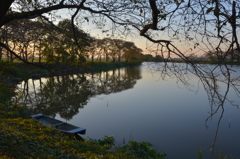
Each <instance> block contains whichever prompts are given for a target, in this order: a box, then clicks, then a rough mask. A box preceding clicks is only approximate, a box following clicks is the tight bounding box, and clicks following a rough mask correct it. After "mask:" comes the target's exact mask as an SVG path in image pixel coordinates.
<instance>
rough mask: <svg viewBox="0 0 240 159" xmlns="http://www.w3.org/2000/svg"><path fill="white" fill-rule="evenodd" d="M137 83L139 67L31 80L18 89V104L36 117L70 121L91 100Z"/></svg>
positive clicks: (139, 76)
mask: <svg viewBox="0 0 240 159" xmlns="http://www.w3.org/2000/svg"><path fill="white" fill-rule="evenodd" d="M138 79H141V75H140V68H139V67H127V68H121V69H115V70H112V71H108V72H99V73H91V74H75V75H64V76H54V77H49V78H40V79H35V80H34V79H30V80H27V81H24V82H22V84H21V85H19V86H18V87H19V88H18V89H17V92H18V95H17V96H15V100H16V101H18V102H20V103H22V104H23V105H27V106H28V108H29V109H30V111H31V112H32V113H33V114H36V113H43V114H45V115H48V116H51V117H55V116H56V114H59V115H60V116H61V118H64V119H66V120H70V119H72V117H73V116H74V115H76V114H78V113H79V110H80V109H81V108H84V106H85V105H87V103H88V101H89V99H90V98H91V97H94V96H98V95H101V94H110V93H116V92H121V91H124V90H127V89H131V88H133V86H134V85H135V84H136V81H137V80H138Z"/></svg>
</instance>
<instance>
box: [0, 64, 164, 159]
mask: <svg viewBox="0 0 240 159" xmlns="http://www.w3.org/2000/svg"><path fill="white" fill-rule="evenodd" d="M130 65H133V64H130ZM124 66H129V64H128V65H127V64H124V63H122V64H120V63H118V64H113V63H106V64H103V63H87V64H86V65H84V67H80V66H69V67H65V68H64V69H68V70H72V71H73V72H75V71H77V70H79V72H83V71H86V72H87V71H101V70H108V69H111V68H118V67H124ZM51 67H52V68H53V72H57V71H59V70H58V69H56V68H54V66H53V65H52V66H51ZM0 71H1V76H0V99H1V101H0V138H1V140H0V156H1V157H0V158H4V159H7V158H13V159H14V158H34V159H35V158H41V159H42V158H58V159H59V158H94V159H95V158H114V159H115V158H116V159H117V158H119V159H123V158H133V159H134V158H165V156H166V155H165V154H164V153H159V152H157V151H155V150H153V149H151V148H150V147H151V144H149V143H145V142H141V143H137V142H135V141H131V142H129V143H128V144H127V145H126V146H124V147H114V146H113V144H114V138H113V137H111V136H110V137H109V136H105V137H104V138H103V139H99V140H92V139H88V140H85V141H78V140H76V139H75V137H69V136H66V135H64V134H63V133H61V132H59V131H56V130H53V129H51V128H48V127H45V126H43V125H41V124H39V123H37V122H36V121H35V120H33V119H32V118H31V117H30V114H29V112H28V110H27V108H26V107H25V106H24V105H20V104H18V103H11V102H9V99H10V98H11V97H12V96H13V95H14V87H13V86H14V85H12V82H11V81H12V79H14V78H21V79H27V78H29V77H31V76H32V75H33V74H40V75H41V74H45V73H48V71H47V70H45V69H42V68H39V67H35V66H29V65H25V64H21V63H15V64H10V63H6V62H2V63H1V64H0ZM7 101H8V102H7Z"/></svg>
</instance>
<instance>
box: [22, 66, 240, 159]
mask: <svg viewBox="0 0 240 159" xmlns="http://www.w3.org/2000/svg"><path fill="white" fill-rule="evenodd" d="M237 69H238V72H240V71H239V68H237ZM113 74H114V75H113ZM93 76H94V75H86V79H85V80H82V82H80V83H76V82H77V81H78V80H74V81H73V80H72V82H70V83H68V82H67V83H66V82H65V84H62V85H58V87H56V88H55V89H57V88H64V87H69V88H70V91H69V93H65V94H64V93H62V94H61V93H60V94H56V92H59V90H60V89H57V90H56V91H55V92H54V91H52V96H53V94H54V95H55V96H57V95H59V97H58V98H57V99H58V100H59V102H66V101H64V99H62V98H63V96H64V95H65V96H69V98H68V99H67V100H71V98H72V99H73V101H76V102H79V100H75V99H74V98H81V96H79V95H78V94H81V93H83V92H88V93H89V92H90V93H89V94H88V95H86V96H84V99H86V101H85V104H86V105H85V104H82V106H79V103H75V104H76V105H75V104H73V105H72V107H74V109H76V110H75V111H73V114H72V115H70V114H71V113H70V114H68V116H70V117H69V118H68V119H69V120H68V122H69V123H71V124H74V125H78V126H81V127H84V128H86V129H87V133H86V135H84V136H83V137H89V138H93V139H99V138H102V137H104V136H105V135H113V136H114V137H115V139H116V145H120V146H122V145H123V142H122V140H123V138H124V139H125V141H129V140H136V141H139V142H141V141H145V142H150V143H151V144H153V148H155V149H159V150H163V151H164V152H166V153H167V154H168V158H169V159H176V158H185V159H188V158H189V159H193V158H197V152H198V150H199V148H200V147H203V148H207V147H208V146H210V145H211V144H212V143H213V139H214V136H215V132H216V127H217V123H218V120H219V117H220V114H221V110H220V111H219V112H218V113H217V114H215V115H214V116H213V117H212V118H211V120H209V121H208V122H207V126H208V128H206V125H205V120H206V118H207V117H208V116H209V112H210V111H211V108H210V106H209V101H208V98H207V94H206V92H205V91H204V90H203V88H202V87H201V86H200V88H199V89H198V88H197V86H198V78H197V77H196V76H194V75H191V76H190V77H191V83H192V84H193V85H194V86H195V87H193V88H192V89H193V91H189V90H188V89H186V88H185V87H184V85H183V84H181V83H179V84H177V83H176V79H171V78H166V79H164V80H162V79H161V77H160V74H159V73H157V72H155V73H153V72H151V70H149V69H148V65H147V63H144V65H142V66H141V67H140V69H139V68H135V69H130V68H128V69H126V68H125V69H120V71H118V70H117V71H115V72H114V73H112V71H109V74H108V75H106V74H104V73H103V74H101V75H96V76H94V78H93ZM100 76H101V77H103V78H101V80H100V83H99V77H100ZM69 79H74V77H73V78H69ZM55 81H58V82H59V83H61V81H63V80H62V79H60V80H56V78H55ZM109 81H110V82H109ZM30 83H32V81H31V80H29V87H30V89H29V90H30V91H31V90H32V86H30V85H31V84H30ZM34 83H35V86H36V87H37V93H36V94H38V96H40V95H41V93H40V92H41V91H40V90H39V87H40V86H39V84H37V83H38V81H34ZM42 83H45V86H44V88H45V89H46V88H47V87H50V84H48V85H47V84H46V83H51V82H49V79H42ZM62 83H64V82H62ZM55 84H57V82H55ZM74 84H75V85H74ZM71 85H72V86H71ZM93 85H94V86H93ZM120 85H124V86H120ZM19 86H20V85H19ZM21 87H23V84H22V85H21ZM42 87H43V86H42ZM51 89H54V88H51ZM71 89H80V90H84V91H82V92H81V91H75V92H74V91H73V92H72V93H71ZM197 90H198V91H197ZM49 91H50V90H49ZM196 91H197V92H196ZM50 92H51V91H50ZM32 94H34V93H32ZM42 94H43V93H42ZM50 94H51V93H50ZM63 94H64V95H63ZM69 94H72V96H70V95H69ZM38 98H41V99H43V97H38ZM38 98H37V99H38ZM45 98H46V97H45ZM65 98H67V97H65ZM229 98H230V99H231V100H234V101H236V104H237V103H240V100H239V98H237V97H236V95H235V93H234V92H233V91H231V92H230V93H229ZM32 99H35V101H34V102H32V103H36V101H37V100H36V98H33V97H32ZM61 100H62V101H61ZM43 101H49V99H48V98H46V100H43ZM69 103H71V102H69ZM44 104H45V105H48V107H47V110H45V111H44V110H41V109H39V107H42V105H44ZM55 104H56V103H55ZM28 105H29V106H30V104H29V103H28ZM35 105H36V104H35ZM38 105H40V106H39V107H36V106H33V105H32V108H33V109H35V113H42V112H48V113H50V114H48V115H50V116H55V117H56V118H57V119H61V120H66V119H64V118H62V116H63V115H61V113H62V114H64V112H62V111H66V108H65V107H66V105H65V106H64V105H61V106H55V107H54V111H53V114H51V112H50V111H51V109H50V108H49V107H50V106H49V105H51V104H50V103H49V102H45V103H44V102H40V103H39V102H38ZM44 107H46V106H44ZM58 107H59V110H55V109H57V108H58ZM224 107H225V111H224V115H223V118H222V120H221V123H220V128H219V131H218V136H217V141H216V146H215V149H216V150H225V154H233V156H235V157H236V156H237V157H239V156H240V142H239V141H240V137H239V134H240V112H239V109H238V108H237V107H234V106H232V105H230V104H229V103H227V104H225V106H224ZM69 112H71V110H69ZM76 113H77V114H76ZM59 114H60V115H59ZM203 152H204V154H205V155H206V156H207V157H206V158H208V155H209V154H210V150H209V149H206V150H204V151H203Z"/></svg>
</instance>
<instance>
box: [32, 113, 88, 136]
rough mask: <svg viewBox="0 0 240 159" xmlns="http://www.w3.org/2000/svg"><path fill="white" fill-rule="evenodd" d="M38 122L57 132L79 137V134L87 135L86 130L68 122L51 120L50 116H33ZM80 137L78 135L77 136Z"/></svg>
mask: <svg viewBox="0 0 240 159" xmlns="http://www.w3.org/2000/svg"><path fill="white" fill-rule="evenodd" d="M31 116H32V118H34V119H35V120H36V121H37V122H39V123H41V124H43V125H46V126H49V127H52V128H54V129H56V130H60V131H62V132H64V133H66V134H68V135H77V134H85V133H86V129H84V128H81V127H77V126H74V125H71V124H68V123H66V122H62V121H60V120H57V119H54V118H51V117H49V116H46V115H43V114H35V115H31ZM77 136H78V135H77Z"/></svg>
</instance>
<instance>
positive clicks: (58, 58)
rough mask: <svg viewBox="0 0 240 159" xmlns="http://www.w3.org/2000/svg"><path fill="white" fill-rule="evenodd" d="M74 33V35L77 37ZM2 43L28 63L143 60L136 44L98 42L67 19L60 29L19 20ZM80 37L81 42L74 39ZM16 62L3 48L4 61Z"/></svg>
mask: <svg viewBox="0 0 240 159" xmlns="http://www.w3.org/2000/svg"><path fill="white" fill-rule="evenodd" d="M73 30H74V34H73ZM0 33H1V34H2V35H3V36H1V39H0V41H1V42H3V43H5V45H6V46H7V47H9V48H12V49H11V51H14V52H15V53H16V54H17V55H18V56H19V57H20V58H21V59H23V60H24V61H26V62H39V63H43V62H47V63H49V62H54V63H61V64H71V63H73V62H80V63H81V62H85V61H86V58H90V59H91V60H92V61H94V60H98V61H106V62H108V61H109V60H111V61H112V62H116V61H118V62H120V61H125V62H128V61H131V60H140V59H141V58H142V56H143V54H142V52H143V51H142V49H140V48H138V47H136V46H135V44H134V43H133V42H130V41H124V40H120V39H113V38H103V39H96V38H93V37H91V36H90V35H89V34H87V33H85V32H84V31H83V30H81V29H80V28H79V27H76V26H74V28H72V24H71V20H69V19H64V20H62V21H60V22H59V23H58V24H57V25H56V26H54V25H52V24H49V23H48V22H47V21H46V20H43V19H42V20H40V19H37V20H29V19H24V20H16V21H12V22H11V23H8V24H7V25H5V26H3V27H2V28H1V29H0ZM74 37H76V38H77V43H76V42H75V40H74ZM3 57H5V58H7V59H8V60H10V61H13V60H14V59H16V56H14V55H13V54H12V53H11V52H10V51H9V50H6V49H2V48H1V49H0V59H2V58H3Z"/></svg>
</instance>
